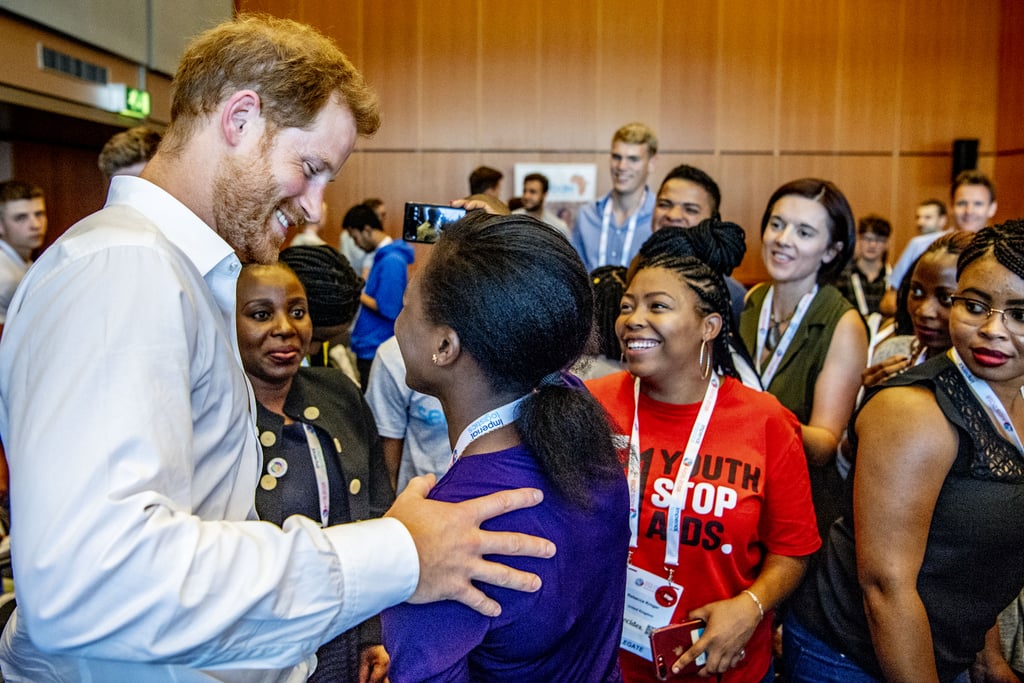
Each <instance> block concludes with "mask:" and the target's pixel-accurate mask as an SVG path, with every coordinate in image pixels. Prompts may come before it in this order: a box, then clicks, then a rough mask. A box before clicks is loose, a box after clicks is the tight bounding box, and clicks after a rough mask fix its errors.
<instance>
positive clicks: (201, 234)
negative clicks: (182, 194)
mask: <svg viewBox="0 0 1024 683" xmlns="http://www.w3.org/2000/svg"><path fill="white" fill-rule="evenodd" d="M113 204H127V205H129V206H131V207H132V208H133V209H135V210H136V211H139V212H140V213H142V214H143V215H144V216H146V218H148V219H149V220H151V221H153V223H154V224H155V225H156V227H157V229H158V230H160V232H162V233H163V234H164V236H165V237H166V238H167V239H168V240H169V241H170V242H171V243H172V244H174V246H176V247H178V248H179V249H181V251H182V252H183V253H184V254H185V256H186V257H188V259H189V260H190V261H192V264H193V265H194V266H195V267H196V270H198V271H199V272H200V274H202V275H203V276H204V277H205V276H206V275H207V274H208V273H209V272H210V271H212V270H213V269H214V267H216V266H217V264H218V263H220V262H222V261H224V259H225V258H226V257H227V256H229V255H233V254H234V249H232V248H231V245H230V244H228V243H227V242H225V241H224V240H223V238H221V236H220V235H218V234H217V233H216V231H214V229H213V228H212V227H211V226H209V225H207V224H206V223H204V222H203V220H202V219H201V218H199V216H197V215H195V214H194V213H193V212H192V210H191V209H189V208H188V207H187V206H185V205H184V204H182V203H181V202H180V201H178V200H177V199H176V198H175V197H173V196H172V195H171V194H170V193H168V192H167V191H166V190H164V189H163V188H161V187H159V186H158V185H154V184H153V183H151V182H149V181H148V180H143V179H142V178H137V177H134V176H115V177H114V178H112V179H111V180H110V191H109V192H108V194H107V205H108V206H110V205H113Z"/></svg>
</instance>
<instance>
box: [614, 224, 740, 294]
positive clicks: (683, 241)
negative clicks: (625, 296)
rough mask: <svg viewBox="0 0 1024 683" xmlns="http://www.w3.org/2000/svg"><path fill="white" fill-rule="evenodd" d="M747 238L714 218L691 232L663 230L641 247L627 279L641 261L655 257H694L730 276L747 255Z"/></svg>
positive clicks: (681, 229) (676, 228)
mask: <svg viewBox="0 0 1024 683" xmlns="http://www.w3.org/2000/svg"><path fill="white" fill-rule="evenodd" d="M746 238H747V234H746V233H745V232H744V231H743V228H741V227H740V226H738V225H736V224H735V223H730V222H728V221H721V220H718V219H715V218H705V219H704V220H702V221H701V222H700V223H698V224H697V225H696V226H695V227H692V228H679V227H671V228H662V229H661V230H658V231H657V232H655V233H653V234H652V235H651V236H650V237H648V238H647V241H646V242H644V244H643V246H642V247H640V251H639V252H638V253H637V257H636V259H635V260H634V261H633V263H632V264H631V265H630V277H629V279H631V280H632V279H633V277H632V276H633V275H635V274H636V273H635V271H636V270H639V267H638V266H639V265H640V264H641V263H642V262H643V261H645V260H647V259H649V258H651V257H652V256H655V255H658V254H674V255H676V256H693V257H696V258H697V259H699V260H701V261H703V262H704V263H706V264H707V265H708V266H709V267H710V268H711V269H712V270H714V271H716V272H719V273H721V274H722V275H723V276H724V275H729V274H730V273H732V271H733V269H734V268H735V267H736V266H738V265H739V264H740V262H742V261H743V255H744V254H746V253H747V239H746Z"/></svg>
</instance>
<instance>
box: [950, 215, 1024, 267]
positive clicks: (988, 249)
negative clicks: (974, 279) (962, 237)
mask: <svg viewBox="0 0 1024 683" xmlns="http://www.w3.org/2000/svg"><path fill="white" fill-rule="evenodd" d="M989 253H991V254H992V256H994V257H995V259H996V261H997V262H998V263H999V265H1001V266H1003V267H1004V268H1006V269H1007V270H1009V271H1010V272H1011V273H1013V274H1014V275H1016V276H1017V277H1019V278H1024V219H1020V218H1017V219H1014V220H1010V221H1006V222H1005V223H1000V224H999V225H995V226H992V227H990V228H982V229H981V230H979V231H978V234H976V235H975V236H974V239H973V240H971V243H970V244H969V245H967V248H966V249H964V250H963V251H962V252H961V253H960V258H959V259H957V262H956V279H957V280H959V279H960V276H961V275H962V274H963V272H964V270H965V269H966V268H967V266H969V265H971V264H972V263H974V262H975V261H977V260H978V259H980V258H981V257H982V256H986V255H988V254H989Z"/></svg>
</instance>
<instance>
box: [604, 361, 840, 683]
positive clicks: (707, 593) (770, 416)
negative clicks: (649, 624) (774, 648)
mask: <svg viewBox="0 0 1024 683" xmlns="http://www.w3.org/2000/svg"><path fill="white" fill-rule="evenodd" d="M587 387H588V388H589V389H590V391H591V392H592V393H593V394H594V396H595V397H596V398H597V400H598V401H600V402H601V404H602V405H603V406H604V407H605V409H606V410H607V411H608V414H609V416H610V417H611V421H612V424H613V431H614V432H615V434H616V435H617V438H618V439H619V443H620V446H621V448H622V451H621V456H622V458H623V462H628V459H627V455H628V453H627V451H626V448H627V444H628V443H629V437H630V431H631V427H632V424H633V377H632V376H631V375H630V374H629V373H627V372H621V373H616V374H614V375H608V376H606V377H602V378H600V379H596V380H593V381H591V382H587ZM699 409H700V403H692V404H689V405H675V404H670V403H661V402H659V401H655V400H654V399H651V398H648V397H647V396H645V395H644V394H642V393H641V394H640V461H641V476H640V486H641V491H642V494H641V498H640V520H639V525H638V539H637V548H636V550H635V551H634V553H633V564H634V565H635V566H637V567H640V568H642V569H645V570H647V571H649V572H653V573H655V574H658V575H659V576H667V574H666V571H665V530H666V528H667V526H668V499H669V496H670V495H671V492H672V487H673V485H674V483H675V478H676V473H677V471H678V468H679V463H680V462H681V461H682V455H683V451H684V450H685V448H686V443H687V440H688V438H689V436H690V431H691V429H692V428H693V423H694V422H695V421H696V419H697V412H698V410H699ZM820 545H821V540H820V539H819V538H818V532H817V527H816V524H815V518H814V507H813V505H812V504H811V488H810V483H809V482H808V477H807V459H806V457H805V456H804V450H803V444H802V442H801V437H800V425H799V423H798V422H797V421H796V418H795V417H794V416H793V414H792V413H791V412H789V411H788V410H786V409H785V408H783V407H782V404H780V403H779V402H778V400H777V399H776V398H775V397H774V396H772V395H771V394H769V393H767V392H758V391H754V390H752V389H749V388H747V387H745V386H743V384H741V383H740V382H738V381H737V380H735V379H732V378H729V377H727V378H725V381H724V382H723V383H722V386H721V388H720V389H719V392H718V400H717V401H716V403H715V408H714V412H713V413H712V415H711V421H710V423H709V424H708V429H707V432H706V434H705V436H704V441H703V443H702V444H701V448H700V451H699V453H698V459H697V465H696V467H695V470H694V472H693V473H692V474H691V476H690V483H689V493H688V495H687V496H686V498H685V505H684V508H683V511H682V519H681V538H680V542H679V566H678V567H677V568H676V570H675V573H674V576H673V583H674V584H676V585H678V586H682V588H683V592H682V596H681V597H680V600H679V604H678V605H677V606H676V610H675V613H674V615H673V618H672V621H673V623H677V622H680V621H683V620H685V618H686V616H687V614H688V613H689V612H690V610H692V609H696V608H697V607H701V606H703V605H706V604H708V603H710V602H715V601H716V600H722V599H725V598H731V597H734V596H736V595H738V594H739V593H740V592H742V591H743V590H744V589H745V588H748V587H749V586H750V585H751V584H752V583H753V582H754V579H755V578H757V575H758V572H759V571H760V569H761V563H762V561H763V559H764V556H765V554H766V553H773V554H776V555H785V556H789V557H801V556H804V555H810V554H811V553H813V552H814V551H816V550H817V549H818V547H819V546H820ZM771 622H772V619H771V615H769V614H766V615H765V618H764V620H762V622H761V623H760V625H759V626H758V627H757V630H755V631H754V635H753V636H751V639H750V642H749V643H748V644H747V646H746V648H745V650H746V652H747V656H746V658H745V659H744V660H743V663H742V664H741V665H740V666H738V667H736V668H735V669H733V670H731V671H729V672H728V673H726V674H725V675H724V676H723V677H722V680H723V681H728V682H729V683H744V682H746V681H752V682H756V681H760V680H761V678H762V677H763V676H764V674H765V672H766V671H767V670H768V664H769V660H770V657H771ZM620 658H621V661H622V673H623V678H624V679H625V680H626V681H655V680H657V678H656V677H655V674H654V666H653V664H652V663H651V662H649V661H647V660H645V659H643V658H641V657H638V656H636V655H634V654H632V653H630V652H625V651H623V650H620ZM694 680H706V679H698V678H697V677H696V676H695V677H694Z"/></svg>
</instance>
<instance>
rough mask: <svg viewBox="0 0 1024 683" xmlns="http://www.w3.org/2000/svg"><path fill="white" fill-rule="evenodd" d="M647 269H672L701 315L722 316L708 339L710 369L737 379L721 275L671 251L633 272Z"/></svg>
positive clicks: (729, 307)
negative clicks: (711, 337) (710, 340)
mask: <svg viewBox="0 0 1024 683" xmlns="http://www.w3.org/2000/svg"><path fill="white" fill-rule="evenodd" d="M659 232H661V231H660V230H659ZM648 268H664V269H665V270H670V271H672V272H673V273H675V274H676V275H677V276H679V278H680V279H681V280H682V281H683V282H684V283H686V286H687V287H689V288H690V289H691V290H692V291H693V293H694V294H696V295H697V310H698V311H699V312H700V314H701V315H710V314H712V313H717V314H718V316H719V317H720V318H721V319H722V329H721V330H720V331H719V333H718V336H717V337H715V338H714V340H713V341H712V342H711V351H712V353H711V357H712V361H713V365H714V369H715V371H716V372H719V373H721V374H723V375H728V376H730V377H736V378H739V373H738V372H736V367H735V366H734V365H733V362H732V354H731V353H730V348H729V346H730V345H729V340H730V338H731V337H732V301H731V300H730V298H729V290H728V288H727V287H726V286H725V280H724V279H723V278H722V276H721V274H720V273H717V272H716V271H714V270H713V269H712V268H711V267H710V266H708V264H706V263H704V262H703V261H701V260H700V259H698V258H695V257H693V256H677V255H675V254H671V253H662V254H658V255H656V256H653V257H652V258H650V259H649V260H647V261H644V262H643V263H642V264H641V265H640V266H639V268H637V269H636V273H639V272H640V271H641V270H646V269H648ZM636 273H634V276H635V275H636Z"/></svg>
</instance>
